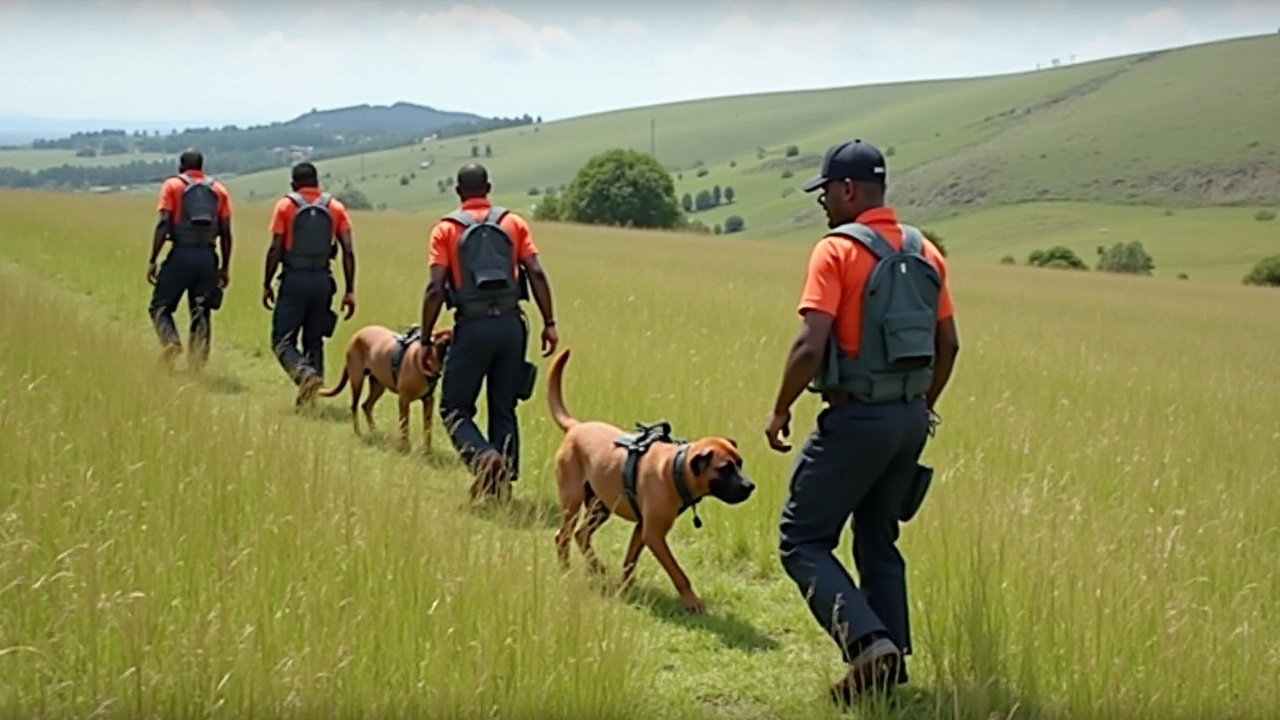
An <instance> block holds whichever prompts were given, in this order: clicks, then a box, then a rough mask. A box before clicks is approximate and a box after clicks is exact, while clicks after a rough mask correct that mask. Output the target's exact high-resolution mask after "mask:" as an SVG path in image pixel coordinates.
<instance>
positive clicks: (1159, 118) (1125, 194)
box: [229, 34, 1280, 238]
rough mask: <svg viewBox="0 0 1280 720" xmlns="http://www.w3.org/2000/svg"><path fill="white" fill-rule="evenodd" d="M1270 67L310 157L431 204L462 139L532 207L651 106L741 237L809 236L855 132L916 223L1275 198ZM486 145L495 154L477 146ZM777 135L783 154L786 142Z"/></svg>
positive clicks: (1128, 70) (718, 217) (1100, 71)
mask: <svg viewBox="0 0 1280 720" xmlns="http://www.w3.org/2000/svg"><path fill="white" fill-rule="evenodd" d="M1278 64H1280V35H1274V34H1272V35H1267V36H1261V37H1255V38H1247V39H1241V40H1232V41H1227V42H1218V43H1211V44H1205V45H1198V46H1193V47H1188V48H1180V49H1175V50H1170V51H1166V52H1162V53H1153V54H1150V55H1142V56H1133V57H1125V58H1115V59H1110V60H1104V61H1099V62H1094V63H1082V64H1079V65H1071V66H1064V67H1060V68H1055V69H1051V70H1048V69H1047V70H1041V71H1037V72H1027V73H1018V74H1012V75H1004V76H997V77H989V78H979V79H969V80H940V81H930V82H911V83H895V84H887V85H875V86H862V87H852V88H837V89H830V90H820V91H804V92H787V93H771V94H759V95H748V96H739V97H731V98H716V99H708V100H700V101H693V102H683V103H676V104H670V105H662V106H656V107H644V108H636V109H630V110H623V111H618V112H610V113H603V114H599V115H591V116H585V117H580V118H572V119H568V120H563V121H558V122H552V123H546V124H544V125H542V126H540V127H521V128H511V129H506V130H500V131H495V132H491V133H485V134H483V135H477V136H474V137H461V138H453V139H448V140H444V141H440V142H429V143H426V144H423V145H420V146H415V147H407V148H399V149H394V150H386V151H382V152H376V153H369V154H367V155H364V156H353V157H347V158H341V159H334V160H326V161H323V162H321V163H319V166H320V168H321V171H322V172H323V173H326V174H327V175H328V177H327V179H326V180H325V182H326V184H327V185H328V186H329V187H330V188H332V189H340V188H341V187H342V186H343V185H344V184H345V183H346V182H348V181H349V182H351V183H352V184H354V185H355V186H356V187H358V188H360V189H361V190H362V191H364V193H365V194H366V195H367V196H368V197H369V198H370V200H371V201H372V202H373V203H374V204H375V205H378V204H381V203H385V204H386V205H387V206H388V207H389V208H391V209H399V210H411V211H428V212H440V211H442V210H445V209H446V208H447V207H449V205H450V203H452V202H453V196H452V194H451V191H449V192H446V193H444V194H441V193H439V192H438V190H437V187H436V181H437V180H441V179H449V180H450V181H451V179H452V177H453V174H454V173H455V172H456V170H457V168H458V167H459V166H460V165H461V164H463V163H465V162H468V161H470V160H471V159H472V158H471V149H472V146H475V147H477V148H478V149H479V150H480V153H481V154H480V160H481V161H482V162H484V163H485V164H486V165H487V166H488V167H489V168H490V170H491V171H492V177H493V181H494V184H495V188H496V197H497V199H498V200H499V201H501V202H502V203H504V204H506V205H508V206H509V207H513V208H517V209H522V210H528V209H529V208H531V207H532V206H533V205H535V204H536V203H537V201H538V197H539V196H535V195H530V194H529V190H530V189H531V188H539V189H542V190H545V189H546V188H548V187H558V186H560V185H562V184H565V183H567V182H569V181H570V180H571V179H572V177H573V175H574V173H576V172H577V170H578V168H579V167H581V165H582V164H583V163H584V162H585V161H586V160H587V158H588V157H590V156H591V155H593V154H595V153H597V152H599V151H601V150H604V149H606V148H609V147H629V148H634V149H637V150H643V151H648V150H649V149H650V139H651V138H650V121H651V120H652V121H653V122H655V123H656V125H655V130H656V132H655V136H654V139H655V140H656V143H655V145H654V149H655V150H656V154H657V157H658V158H659V160H660V161H661V162H662V163H663V164H664V165H666V166H667V167H668V168H670V169H671V170H672V172H673V173H676V174H677V176H678V179H677V182H676V189H677V195H683V194H684V193H690V194H691V195H696V194H697V192H698V191H699V190H703V189H706V190H711V189H712V188H713V187H714V186H716V185H720V186H721V187H722V189H723V187H732V188H734V190H735V193H736V200H735V202H733V203H731V204H722V205H720V206H719V207H716V208H714V209H711V210H706V211H703V212H698V213H695V215H694V217H696V218H697V219H699V220H701V221H702V222H703V223H705V224H706V225H707V226H708V227H711V226H713V225H716V224H722V223H723V222H724V221H725V219H726V218H727V217H728V216H730V215H734V214H736V215H740V216H742V217H744V218H745V220H746V227H747V230H746V233H745V235H746V236H749V237H763V238H781V237H799V236H803V237H808V236H809V235H808V234H809V233H812V231H813V230H814V229H816V228H817V227H818V226H819V224H820V222H821V215H820V213H819V210H818V208H817V207H816V206H815V205H812V204H809V203H807V202H797V197H795V196H794V195H793V193H794V192H795V188H796V186H798V185H799V184H800V183H802V182H803V181H804V180H805V179H806V178H807V177H808V176H809V175H811V174H812V173H814V172H815V169H816V167H817V166H818V164H819V161H820V159H821V155H822V152H823V151H824V150H825V149H826V147H827V146H828V145H829V144H831V143H833V142H836V141H840V140H845V139H849V138H851V137H862V138H864V139H867V140H870V141H872V142H874V143H876V144H877V145H879V146H880V147H881V148H882V149H884V150H886V151H888V150H889V149H890V148H892V151H893V156H892V157H890V158H889V163H890V170H889V176H890V183H891V186H892V189H891V194H892V196H893V202H894V203H895V204H897V205H899V206H902V207H903V208H904V209H908V210H910V211H911V213H912V215H913V216H915V217H917V218H919V219H921V220H933V219H935V218H937V217H942V216H947V215H951V214H955V213H960V212H969V211H973V210H978V209H982V208H986V207H992V206H998V205H1003V204H1007V203H1015V202H1030V201H1049V200H1074V201H1086V202H1103V203H1111V204H1116V203H1124V204H1151V205H1157V206H1166V205H1167V206H1204V205H1218V204H1225V203H1246V204H1247V203H1255V204H1256V203H1267V202H1269V203H1274V202H1275V198H1276V197H1277V196H1278V195H1280V171H1277V170H1276V167H1277V161H1278V160H1280V136H1278V135H1277V134H1276V133H1275V132H1273V131H1272V126H1273V125H1274V120H1275V118H1277V117H1280V74H1277V73H1274V72H1272V71H1269V70H1267V68H1269V67H1270V68H1274V67H1276V66H1277V65H1278ZM1224 107H1229V108H1230V112H1223V111H1222V108H1224ZM486 145H488V146H490V147H491V148H492V150H493V156H492V157H485V156H484V152H483V151H484V148H485V146H486ZM790 145H795V146H796V147H797V150H798V153H797V154H796V155H795V156H794V157H787V156H786V150H787V148H788V146H790ZM424 162H426V163H429V164H430V166H429V167H427V168H422V167H420V165H421V164H422V163H424ZM699 172H705V175H703V176H701V177H699V176H698V173H699ZM787 172H790V173H791V174H792V176H791V177H783V175H784V174H785V173H787ZM410 175H413V176H414V177H411V178H410V182H409V184H408V185H401V184H400V181H401V177H409V176H410ZM287 178H288V170H287V168H281V169H279V170H272V171H267V172H262V173H256V174H252V175H246V176H244V177H240V178H235V179H232V180H231V181H230V182H229V185H230V187H231V188H232V190H233V192H234V193H235V196H236V197H237V198H241V199H249V198H250V197H252V198H255V199H263V200H267V199H270V198H274V197H276V196H278V195H279V194H280V193H282V192H285V191H287V187H288V181H287Z"/></svg>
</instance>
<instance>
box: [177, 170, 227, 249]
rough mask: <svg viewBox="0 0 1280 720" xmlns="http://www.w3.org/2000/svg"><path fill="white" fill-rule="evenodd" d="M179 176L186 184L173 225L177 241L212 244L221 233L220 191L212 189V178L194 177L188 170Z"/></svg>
mask: <svg viewBox="0 0 1280 720" xmlns="http://www.w3.org/2000/svg"><path fill="white" fill-rule="evenodd" d="M178 179H179V180H181V181H182V184H183V185H185V186H186V187H184V188H183V189H182V206H181V209H180V211H179V213H178V218H177V223H176V224H175V226H174V233H173V240H174V243H175V244H177V245H204V244H212V243H213V241H214V239H215V238H217V237H218V193H217V192H215V191H214V189H213V180H212V179H211V178H209V177H203V178H201V179H199V180H194V179H192V178H191V176H189V175H187V174H185V173H184V174H181V175H178Z"/></svg>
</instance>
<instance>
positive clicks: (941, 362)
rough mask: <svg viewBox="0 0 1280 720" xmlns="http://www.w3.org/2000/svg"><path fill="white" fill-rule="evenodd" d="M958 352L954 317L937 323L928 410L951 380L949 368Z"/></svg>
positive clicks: (952, 365) (958, 345)
mask: <svg viewBox="0 0 1280 720" xmlns="http://www.w3.org/2000/svg"><path fill="white" fill-rule="evenodd" d="M959 352H960V337H959V334H958V333H957V332H956V319H955V316H952V317H949V318H947V319H946V320H941V321H939V322H938V329H937V333H936V335H935V337H934V366H933V386H932V387H930V388H929V393H928V395H926V402H927V403H928V406H929V410H933V406H934V405H935V404H936V403H937V402H938V398H939V397H940V396H941V395H942V389H943V388H945V387H946V386H947V381H949V380H950V379H951V368H952V367H954V366H955V362H956V355H957V354H959Z"/></svg>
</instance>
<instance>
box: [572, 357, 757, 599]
mask: <svg viewBox="0 0 1280 720" xmlns="http://www.w3.org/2000/svg"><path fill="white" fill-rule="evenodd" d="M568 359H569V350H568V349H567V348H566V349H565V350H564V352H562V353H560V355H559V356H558V357H556V359H555V360H554V361H552V364H551V372H550V373H549V375H548V378H547V385H548V392H547V401H548V403H549V404H550V406H551V417H552V418H554V419H555V422H556V424H557V425H559V426H560V429H561V430H563V431H564V433H565V434H564V439H563V440H562V441H561V443H560V447H559V448H558V449H557V450H556V455H555V469H556V481H557V484H558V486H559V491H560V509H561V524H560V530H559V531H558V532H556V551H557V553H558V554H559V557H560V563H561V565H562V566H564V567H567V566H568V564H569V537H570V535H571V534H572V536H573V538H574V539H575V540H576V541H577V543H578V547H579V548H580V549H581V550H582V554H583V556H584V557H585V558H586V559H587V562H588V564H589V566H590V567H591V569H592V570H593V571H595V572H603V571H604V568H603V566H602V565H601V564H600V561H599V560H598V559H597V558H596V556H595V553H594V552H593V551H592V549H591V536H592V534H593V533H595V531H596V530H598V529H600V526H601V525H603V524H604V522H605V521H606V520H608V519H609V515H610V514H616V515H618V516H620V517H622V518H624V519H626V520H630V521H632V522H634V523H636V526H635V529H634V530H633V531H632V533H631V542H630V544H629V545H628V546H627V555H626V558H625V559H624V560H623V563H622V577H623V584H624V585H625V584H628V583H630V582H631V577H632V574H633V573H634V572H635V566H636V561H637V560H639V559H640V553H641V551H643V550H644V548H646V547H647V548H649V550H650V551H651V552H652V553H653V556H654V557H655V558H657V559H658V562H659V563H661V564H662V567H663V569H664V570H666V571H667V575H668V576H669V577H670V578H671V581H672V582H673V583H674V584H675V587H676V591H677V592H679V593H680V600H681V602H682V603H683V604H684V608H685V610H688V611H689V612H692V613H697V612H701V611H702V600H701V599H699V598H698V595H697V594H696V593H694V591H693V587H692V586H691V585H690V583H689V578H688V577H686V576H685V574H684V571H683V570H681V569H680V565H679V563H677V562H676V559H675V557H674V556H673V555H672V554H671V548H670V547H668V546H667V534H668V533H669V532H671V528H672V526H673V525H674V524H675V521H676V517H677V516H678V515H679V514H680V511H681V504H682V501H681V498H680V491H679V490H678V489H677V486H676V472H677V471H676V465H677V464H678V465H679V466H680V468H681V471H682V474H683V477H684V483H685V485H686V487H687V489H688V492H689V495H690V496H691V497H692V498H694V499H695V500H696V499H701V498H702V497H704V496H707V495H711V496H713V497H715V498H717V499H719V500H721V501H723V502H725V503H728V504H730V505H736V504H738V503H741V502H744V501H746V499H747V498H749V497H751V493H752V491H754V490H755V485H754V484H753V483H752V482H751V480H750V479H749V478H748V477H747V476H746V475H744V474H743V472H742V457H741V456H740V455H739V454H738V445H737V443H736V442H734V441H733V440H732V439H729V438H724V437H705V438H700V439H698V440H696V441H694V442H692V443H689V444H688V446H687V447H686V448H685V449H684V458H683V461H682V462H678V463H677V462H674V461H675V460H676V459H677V453H678V452H680V451H681V448H680V447H679V446H677V445H674V444H671V443H663V442H659V443H655V444H654V445H652V446H651V447H650V448H649V450H648V451H647V452H646V453H645V454H643V455H641V456H640V458H639V461H638V462H637V463H636V472H635V478H636V480H635V496H634V499H635V501H636V504H637V505H638V506H639V508H640V517H637V516H636V513H635V511H634V510H633V509H632V506H631V501H630V500H629V498H628V496H627V493H626V488H625V484H624V476H623V468H624V465H625V463H626V460H627V453H628V450H627V449H626V448H623V447H619V446H618V445H616V444H615V441H616V440H617V439H618V438H619V437H620V436H622V435H624V434H625V433H624V432H623V431H622V430H621V429H620V428H618V427H615V426H613V425H610V424H608V423H603V422H579V421H578V420H575V419H574V418H573V417H572V416H571V415H570V414H569V411H568V410H567V409H565V405H564V400H563V397H562V395H561V391H560V376H561V375H562V373H563V372H564V365H565V362H566V361H567V360H568ZM584 503H586V505H587V514H586V518H585V520H584V522H583V523H582V524H580V525H579V526H578V528H577V529H576V530H575V529H574V528H573V525H574V523H575V522H576V521H577V518H578V511H579V509H581V507H582V505H583V504H584Z"/></svg>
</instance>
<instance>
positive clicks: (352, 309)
mask: <svg viewBox="0 0 1280 720" xmlns="http://www.w3.org/2000/svg"><path fill="white" fill-rule="evenodd" d="M342 309H343V310H346V311H347V314H346V316H345V317H343V318H342V319H343V320H350V319H351V316H352V315H355V314H356V296H355V294H354V293H347V294H345V295H343V296H342Z"/></svg>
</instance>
